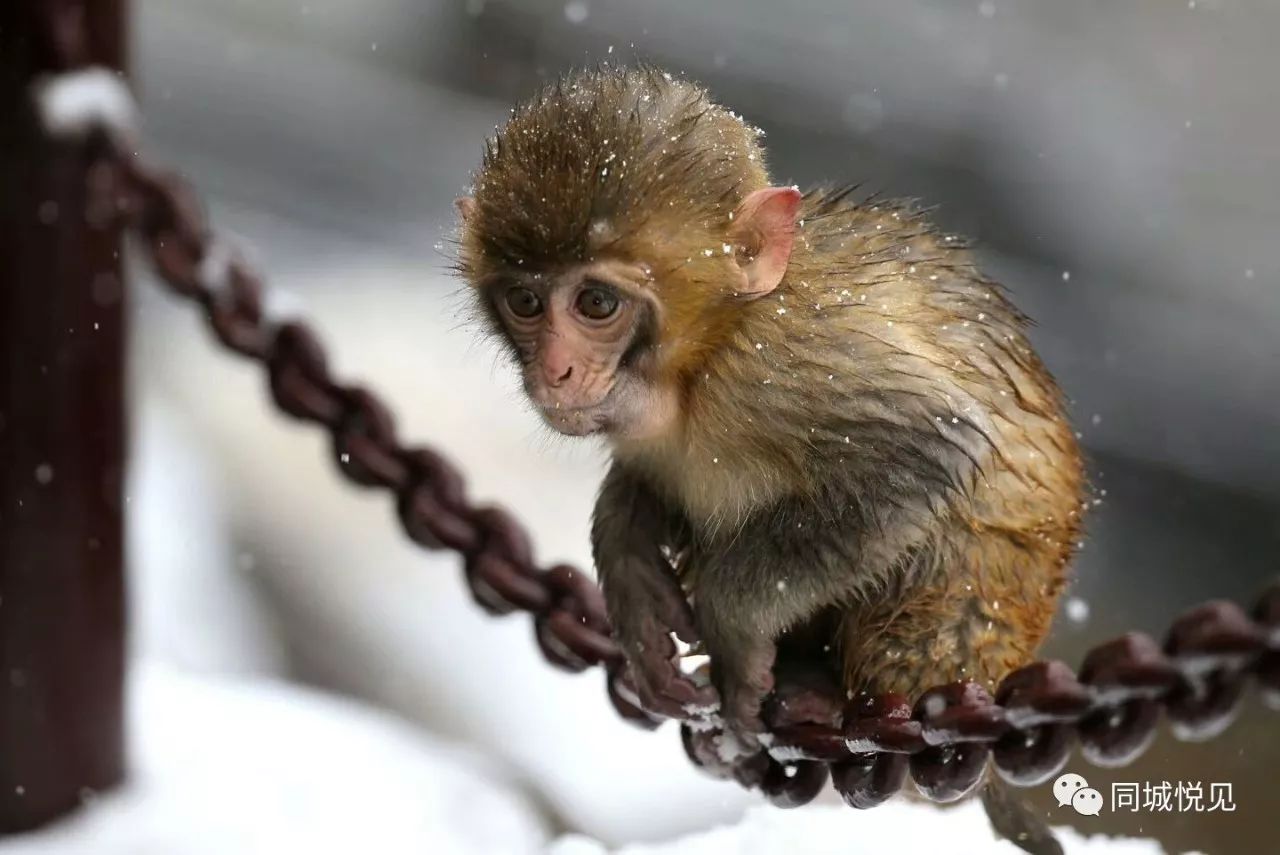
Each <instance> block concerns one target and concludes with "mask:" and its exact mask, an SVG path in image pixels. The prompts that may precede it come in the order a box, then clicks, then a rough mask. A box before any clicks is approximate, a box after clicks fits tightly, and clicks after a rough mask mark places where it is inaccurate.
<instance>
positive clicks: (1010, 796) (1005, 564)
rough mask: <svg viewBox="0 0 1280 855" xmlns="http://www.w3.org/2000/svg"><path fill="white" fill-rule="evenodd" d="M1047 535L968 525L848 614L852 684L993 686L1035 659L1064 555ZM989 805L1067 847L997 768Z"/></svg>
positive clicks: (1050, 844)
mask: <svg viewBox="0 0 1280 855" xmlns="http://www.w3.org/2000/svg"><path fill="white" fill-rule="evenodd" d="M1044 543H1045V541H1044V540H1042V539H1040V538H1038V537H1035V536H1031V537H1018V536H1017V534H1016V533H1014V534H1010V533H1009V532H1000V533H996V532H987V533H975V532H973V531H969V530H965V531H964V532H961V533H958V534H953V536H952V537H951V538H949V539H946V540H944V541H943V544H942V547H941V551H939V552H937V553H934V554H931V555H920V556H917V561H925V562H928V566H927V567H921V566H917V567H913V568H909V571H910V572H908V573H907V574H905V575H904V576H903V577H902V578H904V579H912V578H914V579H918V580H921V581H918V582H916V583H914V584H912V585H911V586H904V587H903V588H901V589H900V590H890V591H886V592H885V595H884V596H882V597H879V598H877V600H876V601H874V602H864V603H862V604H860V605H858V606H856V607H854V608H852V609H850V611H849V612H847V613H846V615H845V619H844V622H843V626H842V628H841V637H840V638H839V639H838V641H839V643H840V645H841V653H842V656H843V659H844V669H845V685H846V687H848V688H849V689H851V690H853V691H861V690H866V691H871V692H885V691H892V692H901V693H903V694H905V695H906V696H907V697H909V698H911V699H912V700H914V699H916V698H918V697H919V696H920V694H921V693H922V692H924V691H925V690H926V689H929V688H931V687H933V686H936V685H942V684H944V683H949V682H953V681H956V680H975V681H977V682H979V683H980V684H982V685H983V686H984V687H986V688H987V689H988V690H992V691H994V688H995V685H996V683H998V682H999V680H1001V679H1002V678H1003V677H1004V676H1005V674H1007V673H1008V672H1009V671H1012V670H1013V669H1015V668H1018V667H1020V666H1022V665H1025V664H1027V662H1029V661H1031V659H1032V658H1033V657H1034V655H1035V651H1036V648H1037V647H1038V646H1039V644H1040V642H1041V641H1042V640H1043V638H1044V636H1045V634H1046V633H1047V631H1048V628H1049V622H1050V619H1051V617H1052V615H1053V611H1054V608H1055V605H1056V602H1057V596H1058V593H1059V591H1060V590H1061V587H1062V581H1063V564H1064V558H1063V554H1062V552H1061V551H1060V550H1055V549H1050V548H1047V547H1046V546H1044V545H1043V544H1044ZM981 797H982V805H983V808H984V810H985V811H986V813H987V816H988V818H989V819H990V821H991V824H992V826H993V827H994V829H995V830H996V832H997V833H998V834H1000V835H1001V836H1003V837H1005V838H1007V839H1008V840H1009V841H1010V842H1012V843H1014V844H1015V845H1016V846H1018V847H1019V848H1021V849H1023V850H1025V851H1027V852H1031V853H1035V855H1060V853H1061V852H1062V847H1061V845H1060V844H1059V843H1058V841H1057V840H1056V839H1055V838H1054V836H1053V832H1052V831H1051V830H1050V829H1049V827H1048V825H1047V824H1046V822H1045V820H1044V819H1043V818H1042V817H1040V816H1039V815H1037V814H1036V813H1035V812H1034V811H1033V810H1032V809H1031V807H1030V806H1029V805H1028V804H1026V803H1025V802H1024V801H1023V800H1022V799H1021V798H1020V797H1018V796H1017V795H1016V794H1015V793H1013V792H1012V791H1011V790H1010V788H1009V786H1008V785H1007V784H1005V783H1004V782H1003V781H1001V780H999V779H998V778H996V777H995V776H994V774H992V773H990V772H989V773H988V777H987V780H986V782H985V783H984V784H983V785H982V789H981Z"/></svg>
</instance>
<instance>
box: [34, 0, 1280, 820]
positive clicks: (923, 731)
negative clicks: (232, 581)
mask: <svg viewBox="0 0 1280 855" xmlns="http://www.w3.org/2000/svg"><path fill="white" fill-rule="evenodd" d="M60 8H68V7H60ZM70 8H74V6H72V7H70ZM55 19H56V16H55ZM55 23H56V20H55ZM63 23H65V22H63ZM51 26H52V25H51ZM66 30H67V27H65V26H62V27H60V28H59V27H54V28H53V31H54V32H58V33H60V40H61V41H64V42H67V43H68V44H74V43H75V39H74V38H70V40H69V41H68V39H69V37H68V36H66V34H65V31H66ZM74 65H75V62H74V58H69V59H68V62H67V67H68V68H71V67H73V66H74ZM111 131H112V129H110V128H106V127H103V126H102V125H101V124H99V125H98V126H97V130H96V131H95V132H94V133H93V135H92V137H91V141H90V144H91V145H92V146H93V147H94V148H95V150H96V151H97V153H98V155H99V156H98V158H97V159H96V161H95V162H96V165H95V166H94V167H93V168H92V169H91V170H90V174H89V181H90V186H91V189H92V190H93V191H94V194H93V197H94V199H95V201H94V202H92V203H91V205H90V210H89V211H88V212H87V215H88V216H90V217H91V218H92V219H95V220H99V221H106V220H109V219H111V218H116V217H118V218H121V219H122V220H123V222H124V223H125V224H126V225H127V226H128V227H129V228H130V229H131V230H132V231H133V232H134V233H135V235H136V236H137V237H138V238H139V239H140V241H141V242H142V245H143V247H144V248H145V250H146V252H147V254H148V255H149V257H150V260H151V262H152V263H153V265H154V266H155V269H156V271H157V272H158V273H159V275H160V277H161V278H162V279H163V280H164V282H166V283H167V284H168V286H169V288H170V289H171V290H172V291H173V292H174V293H175V294H177V295H179V296H181V297H184V298H186V299H188V300H191V301H193V302H195V303H198V304H199V305H200V306H201V307H202V308H203V310H204V314H205V317H206V319H207V320H208V322H209V325H210V327H211V328H212V330H213V333H214V335H215V336H216V337H217V339H218V340H219V341H220V342H221V343H222V344H223V346H225V347H226V348H227V349H228V350H230V351H232V352H234V353H237V354H240V355H241V356H244V357H247V358H249V359H251V360H253V361H255V362H257V363H259V364H260V365H262V366H263V368H264V370H265V372H266V375H267V380H268V383H269V387H270V390H271V395H272V397H273V399H274V400H275V403H276V405H277V406H278V407H279V408H280V409H281V410H282V411H284V412H285V413H287V414H288V415H290V416H292V417H294V418H296V419H300V420H302V421H307V422H311V423H313V424H317V425H320V426H322V427H323V428H324V429H325V430H327V431H328V432H329V435H330V437H331V440H332V449H333V456H334V459H335V460H336V462H337V465H338V468H339V470H340V471H341V472H342V473H343V474H344V475H345V476H346V477H347V478H348V479H349V480H350V481H352V482H353V483H355V484H357V485H360V486H362V487H370V488H375V487H376V488H381V489H385V490H388V491H390V492H391V493H392V494H393V495H394V497H395V501H396V509H397V513H398V515H399V518H400V522H401V524H402V526H403V527H404V530H405V532H406V534H407V535H408V536H409V537H410V538H411V539H412V540H413V541H414V542H415V543H417V544H419V545H420V546H423V547H425V548H427V549H433V550H435V549H450V550H453V551H455V552H458V553H459V554H461V555H462V557H463V560H464V568H465V572H466V577H467V581H468V583H469V585H470V588H471V592H472V595H473V597H474V598H475V600H476V602H477V603H479V605H480V606H481V607H482V608H484V609H485V610H487V611H488V612H490V613H491V614H495V615H500V614H509V613H511V612H513V611H523V612H528V613H529V614H530V615H532V617H533V621H534V627H535V636H536V638H537V642H538V645H539V647H540V648H541V649H542V653H543V655H544V656H545V657H546V658H547V660H548V661H550V662H551V663H552V664H554V665H556V666H558V667H560V668H563V669H565V670H568V671H573V672H580V671H583V670H586V669H587V668H589V667H592V666H602V667H604V669H605V670H606V674H607V685H608V691H609V697H610V699H611V701H612V702H613V706H614V708H615V709H616V710H617V711H618V713H619V714H620V715H622V716H623V717H624V718H626V719H627V720H629V721H631V722H634V723H636V724H639V725H641V726H644V727H650V728H652V727H656V726H657V725H658V724H659V723H661V721H662V720H663V719H662V717H661V716H659V715H656V714H654V713H650V712H648V711H646V710H644V709H643V708H642V707H641V705H640V703H639V701H638V700H637V697H636V693H635V690H634V687H633V686H632V684H631V682H630V680H629V678H628V676H627V673H626V662H625V660H624V658H623V656H622V653H621V651H620V650H619V648H618V646H617V644H615V642H614V641H613V639H612V637H611V635H610V629H609V621H608V617H607V615H606V612H605V607H604V601H603V598H602V596H601V593H600V590H599V589H598V587H597V586H596V584H595V583H594V582H593V581H592V580H591V579H590V578H589V577H587V576H586V575H584V574H583V573H581V572H580V571H578V570H576V569H574V568H573V567H570V566H567V565H557V566H554V567H550V568H545V569H544V568H540V567H538V566H537V565H536V564H535V563H534V560H533V554H532V549H531V547H530V541H529V536H528V534H527V533H526V532H525V530H524V529H523V528H522V527H521V526H520V525H519V524H518V523H517V522H516V521H515V519H514V518H513V517H512V516H511V515H510V514H508V513H507V512H506V511H504V510H503V509H501V508H499V507H497V506H494V505H480V506H477V505H474V504H472V503H471V502H470V501H469V500H468V498H467V495H466V490H465V485H464V480H463V477H462V475H461V474H460V473H459V472H458V470H457V469H456V468H455V467H454V466H453V465H452V464H451V463H450V462H449V461H448V460H446V459H445V458H444V457H442V456H441V455H440V454H439V453H437V452H436V451H434V450H432V449H430V448H427V447H423V446H408V445H404V444H403V443H402V442H401V441H400V440H399V438H398V437H397V434H396V428H395V421H394V419H393V418H392V416H391V413H390V412H389V410H388V409H387V407H386V406H385V405H384V404H383V403H382V402H381V401H380V400H379V399H378V397H377V396H376V395H374V394H373V393H372V392H370V391H369V390H368V389H365V388H363V387H360V386H356V385H351V384H347V383H343V382H340V381H339V380H337V379H335V378H334V377H333V376H332V375H331V374H330V373H329V369H328V364H327V360H326V358H325V353H324V350H323V348H322V347H321V346H320V343H319V341H318V339H317V337H316V336H315V334H314V333H313V332H312V331H311V329H310V328H309V327H308V326H307V325H306V324H304V323H301V322H299V321H296V320H293V321H285V322H282V323H277V322H274V321H272V320H269V319H268V318H267V317H266V316H265V314H264V312H263V307H262V285H261V280H260V279H259V277H258V275H257V274H256V273H255V272H254V271H253V270H252V269H250V268H249V266H248V265H247V264H246V263H245V262H244V260H243V259H242V258H241V257H240V256H239V255H237V254H235V253H234V252H232V251H229V250H227V249H226V248H225V247H224V246H223V245H222V244H220V243H217V242H215V241H214V239H213V237H212V234H211V232H210V230H209V229H208V227H207V225H206V222H205V219H204V216H203V212H202V209H201V206H200V205H199V203H198V201H197V199H196V196H195V194H194V193H193V191H192V189H191V187H190V186H189V185H188V184H186V183H185V182H184V181H182V180H181V179H179V178H177V177H176V176H174V175H171V174H165V173H161V172H159V171H157V170H155V169H153V168H152V167H150V166H149V165H147V164H146V163H144V162H143V161H142V160H141V159H139V158H138V156H137V154H136V153H135V152H133V151H131V150H129V148H128V147H125V146H123V145H121V144H120V137H119V134H118V133H112V132H111ZM671 667H672V668H673V669H674V668H675V667H676V666H675V665H674V663H673V664H672V666H671ZM1250 679H1255V680H1256V681H1257V683H1258V685H1259V687H1260V688H1261V690H1262V692H1263V695H1264V698H1265V699H1266V700H1267V702H1268V703H1269V704H1270V705H1271V706H1273V707H1275V708H1280V584H1278V585H1275V586H1273V587H1271V588H1270V589H1269V590H1268V591H1267V592H1266V593H1265V594H1264V595H1263V596H1262V598H1261V599H1260V601H1259V603H1258V605H1257V607H1256V608H1255V610H1254V612H1253V616H1252V618H1251V617H1250V616H1248V615H1246V614H1245V613H1244V612H1243V611H1242V610H1241V609H1240V608H1239V607H1238V606H1236V605H1234V604H1232V603H1229V602H1225V601H1215V602H1210V603H1207V604H1205V605H1202V606H1200V607H1198V608H1196V609H1193V610H1192V611H1190V612H1188V613H1187V614H1186V615H1184V616H1183V617H1182V618H1180V619H1179V620H1178V621H1177V622H1176V623H1175V624H1174V625H1173V628H1172V629H1171V631H1170V632H1169V635H1168V637H1167V638H1166V640H1165V643H1164V645H1163V646H1161V645H1158V644H1156V642H1155V641H1153V640H1152V639H1151V638H1150V637H1149V636H1146V635H1143V634H1141V633H1129V634H1127V635H1125V636H1122V637H1121V638H1119V639H1116V640H1115V641H1112V642H1110V643H1108V644H1104V645H1102V646H1100V647H1098V648H1095V649H1094V650H1093V651H1092V652H1091V653H1090V654H1089V655H1088V656H1087V657H1086V659H1085V662H1084V665H1083V667H1082V668H1081V669H1080V672H1079V674H1078V675H1077V674H1074V673H1073V672H1072V671H1071V669H1070V668H1069V667H1068V666H1067V665H1065V664H1063V663H1061V662H1057V661H1049V662H1038V663H1035V664H1032V665H1028V666H1026V667H1024V668H1020V669H1018V670H1017V671H1014V672H1013V673H1011V674H1009V675H1008V676H1007V677H1006V678H1005V679H1004V680H1003V681H1002V682H1001V683H1000V685H999V687H998V688H997V690H996V693H995V695H994V697H993V696H992V695H990V694H989V693H988V692H987V691H986V690H984V689H982V688H981V687H980V686H978V685H977V684H974V683H954V684H950V685H947V686H940V687H937V688H935V689H932V690H930V691H928V692H926V693H925V694H924V695H923V696H922V697H920V698H919V699H918V700H917V701H916V702H915V703H914V704H912V703H911V701H910V699H909V698H906V697H904V696H901V695H896V694H883V695H878V696H858V697H855V698H852V699H850V700H846V699H845V697H844V695H843V693H842V692H841V691H840V690H839V687H837V686H833V685H828V684H823V682H822V681H821V680H820V679H815V678H813V677H812V675H802V674H779V675H778V688H777V690H776V691H775V692H774V695H773V697H772V699H771V701H770V703H769V705H768V708H767V710H766V715H765V719H766V722H767V724H768V725H769V727H770V731H771V733H770V734H768V735H767V740H768V745H769V750H768V751H767V752H759V753H756V754H750V755H746V756H736V757H735V756H732V754H733V752H732V751H731V750H730V747H731V746H730V742H729V740H728V738H727V737H726V736H725V734H724V733H723V732H722V731H721V730H720V729H719V727H718V725H717V722H716V720H715V719H714V718H706V717H704V718H698V719H690V720H687V721H685V722H684V723H683V724H682V736H683V741H684V745H685V749H686V752H687V753H688V755H689V757H690V758H691V759H692V760H693V762H694V763H696V764H698V765H699V766H701V767H703V768H704V769H705V770H707V771H708V772H709V773H711V774H713V775H716V776H719V777H725V778H733V779H735V780H737V781H738V782H740V783H741V784H743V785H744V786H748V787H754V788H759V789H760V790H761V791H762V792H763V793H765V795H767V796H768V797H769V798H770V799H771V800H772V801H773V802H775V803H776V804H779V805H785V806H794V805H800V804H804V803H806V802H808V801H810V800H811V799H813V798H814V797H815V796H816V795H817V794H818V792H820V791H821V789H822V787H823V786H824V785H825V783H826V781H827V779H828V778H830V779H831V780H832V782H833V784H834V785H835V787H836V789H837V790H838V791H839V792H840V793H841V795H842V796H843V797H844V799H845V801H846V802H847V803H848V804H850V805H852V806H854V807H859V808H865V807H872V806H874V805H877V804H880V803H882V802H883V801H885V800H886V799H888V798H889V797H890V796H892V795H893V794H894V793H895V792H897V791H898V789H900V788H901V787H902V785H903V784H904V782H905V780H906V777H907V775H908V773H909V774H910V776H911V777H912V779H913V780H914V782H915V784H916V786H917V788H918V789H920V791H921V792H922V793H924V794H925V795H926V796H928V797H929V798H931V799H934V800H935V801H941V802H946V801H953V800H955V799H958V798H960V797H962V796H964V795H965V794H967V793H968V792H970V791H971V790H972V789H973V788H974V787H975V786H976V785H977V783H978V781H979V780H980V779H981V777H982V774H983V770H984V769H985V767H986V765H987V761H988V760H989V759H990V760H991V761H992V762H993V764H994V766H995V768H996V770H997V771H998V773H999V774H1000V775H1001V776H1002V777H1003V778H1005V779H1006V780H1008V781H1009V782H1010V783H1012V784H1015V785H1018V786H1030V785H1033V784H1037V783H1040V782H1043V781H1045V780H1047V779H1048V778H1050V777H1052V776H1053V775H1054V774H1056V773H1057V771H1058V770H1059V769H1061V768H1062V766H1063V764H1064V763H1065V762H1066V760H1067V757H1068V755H1069V753H1070V751H1071V748H1072V744H1073V742H1075V741H1078V742H1079V743H1080V746H1081V749H1082V752H1083V754H1084V756H1085V757H1086V758H1087V759H1088V760H1090V761H1091V762H1093V763H1095V764H1099V765H1106V766H1115V765H1123V764H1125V763H1128V762H1130V761H1131V760H1132V759H1133V758H1134V757H1136V756H1137V755H1138V754H1139V753H1141V752H1142V751H1143V750H1144V749H1145V748H1146V747H1147V746H1148V745H1149V744H1150V743H1151V741H1152V739H1153V738H1154V736H1155V732H1156V725H1157V723H1158V720H1159V716H1160V712H1161V710H1163V711H1164V712H1165V714H1166V715H1167V716H1168V718H1169V720H1170V722H1171V724H1172V729H1173V732H1174V734H1175V735H1176V736H1177V737H1179V738H1181V739H1207V738H1211V737H1212V736H1214V735H1216V734H1217V733H1219V732H1220V731H1221V730H1222V729H1223V728H1225V727H1226V726H1227V724H1229V723H1230V722H1231V720H1232V719H1233V718H1234V715H1235V712H1236V709H1237V707H1238V705H1239V702H1240V699H1241V697H1242V695H1243V692H1244V689H1245V686H1246V684H1247V682H1248V681H1249V680H1250Z"/></svg>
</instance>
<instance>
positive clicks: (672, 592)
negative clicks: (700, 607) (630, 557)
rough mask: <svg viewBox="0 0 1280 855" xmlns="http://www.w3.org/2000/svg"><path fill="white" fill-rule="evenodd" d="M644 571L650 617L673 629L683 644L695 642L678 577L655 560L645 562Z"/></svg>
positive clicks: (694, 628)
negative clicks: (653, 561)
mask: <svg viewBox="0 0 1280 855" xmlns="http://www.w3.org/2000/svg"><path fill="white" fill-rule="evenodd" d="M645 574H646V577H647V578H646V579H645V587H646V588H647V594H648V600H649V602H650V604H651V607H652V608H653V616H654V619H655V620H656V621H657V622H658V623H660V624H662V625H663V626H665V627H666V628H667V629H668V630H669V631H670V632H674V633H675V634H676V635H677V636H678V637H679V638H680V640H681V641H683V642H684V643H685V644H697V643H698V641H699V636H698V626H697V622H696V621H695V620H694V618H693V609H692V608H690V607H689V600H688V599H687V598H686V597H685V594H684V590H683V589H681V587H680V582H679V580H678V579H676V577H675V575H674V574H673V573H672V572H671V570H670V569H669V568H666V567H662V566H659V565H657V564H654V565H650V566H648V567H647V569H646V571H645Z"/></svg>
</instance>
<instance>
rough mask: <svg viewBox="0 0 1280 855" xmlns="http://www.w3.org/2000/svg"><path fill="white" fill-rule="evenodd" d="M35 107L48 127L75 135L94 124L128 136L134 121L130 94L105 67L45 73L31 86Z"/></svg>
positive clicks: (57, 132)
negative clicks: (62, 72) (46, 75)
mask: <svg viewBox="0 0 1280 855" xmlns="http://www.w3.org/2000/svg"><path fill="white" fill-rule="evenodd" d="M35 98H36V107H37V109H38V110H39V113H40V118H41V120H42V121H43V122H44V126H45V128H46V129H48V131H49V132H50V133H52V134H55V135H57V136H78V135H83V134H86V133H88V132H89V130H90V129H92V128H93V127H94V126H96V125H103V126H106V127H107V128H108V129H109V130H110V131H112V132H113V133H114V134H115V135H117V136H121V137H127V136H129V135H130V134H131V133H132V131H133V128H134V126H135V124H136V122H137V117H136V111H137V108H136V105H135V104H134V100H133V94H132V93H131V92H130V91H129V87H128V86H127V85H125V82H124V79H123V78H121V77H120V75H119V74H117V73H116V72H114V71H112V70H111V69H109V68H96V67H95V68H85V69H82V70H79V71H71V72H67V73H65V74H59V75H56V76H50V77H46V78H44V79H43V80H41V81H39V82H38V83H37V84H36V87H35Z"/></svg>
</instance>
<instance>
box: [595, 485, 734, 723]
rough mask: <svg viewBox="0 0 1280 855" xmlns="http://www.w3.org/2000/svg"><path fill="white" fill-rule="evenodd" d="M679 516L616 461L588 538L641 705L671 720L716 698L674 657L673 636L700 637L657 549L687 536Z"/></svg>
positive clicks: (674, 546) (678, 544)
mask: <svg viewBox="0 0 1280 855" xmlns="http://www.w3.org/2000/svg"><path fill="white" fill-rule="evenodd" d="M683 528H684V527H683V523H682V521H681V520H680V518H679V517H678V516H677V515H676V514H674V513H672V512H671V510H670V509H669V508H667V507H666V506H665V505H664V504H663V502H662V501H661V499H660V498H659V497H658V496H657V495H656V494H655V493H654V492H653V491H652V490H651V489H650V488H649V487H648V486H647V485H645V484H644V483H643V482H642V481H641V480H639V479H638V478H636V477H635V476H633V475H631V474H630V473H628V472H627V471H626V470H624V469H623V468H622V467H621V466H619V465H618V464H616V463H615V464H614V465H613V468H612V469H610V470H609V474H608V476H607V477H606V478H605V481H604V485H603V486H602V487H601V490H600V497H599V499H597V500H596V508H595V514H594V516H593V519H592V526H591V542H592V548H593V551H594V553H595V562H596V571H597V573H598V574H599V577H600V584H601V586H602V587H603V589H604V597H605V603H606V604H607V606H608V609H609V620H610V622H611V623H612V624H613V633H614V637H615V639H616V640H617V642H618V644H619V645H620V646H621V647H622V650H623V652H624V653H625V654H626V657H627V663H628V664H629V665H630V668H631V675H632V678H633V680H634V682H635V686H636V690H637V692H638V693H639V695H640V701H641V703H642V704H643V706H644V707H645V708H646V709H649V710H651V711H653V712H657V713H661V714H663V715H668V716H672V717H675V718H686V717H688V713H689V708H691V707H704V708H705V707H711V706H713V705H714V704H715V702H716V696H715V691H714V689H712V688H711V687H710V686H699V685H696V684H695V683H694V682H693V681H692V680H691V679H689V678H688V677H686V676H685V675H684V674H683V673H682V672H681V670H680V668H679V666H678V664H677V662H676V656H677V651H676V646H675V642H674V641H673V640H672V638H671V633H673V632H674V633H675V634H676V635H677V636H679V637H680V638H681V639H682V640H683V641H685V642H686V643H689V644H692V643H694V642H696V641H697V632H696V630H695V628H694V621H693V613H692V612H691V610H690V608H689V602H688V600H687V599H686V598H685V594H684V591H683V590H682V589H681V587H680V583H679V581H678V580H677V578H676V576H675V571H674V570H673V568H672V567H671V564H670V562H669V561H668V560H667V558H666V557H665V556H664V555H663V554H662V547H663V546H668V547H670V548H672V549H679V548H680V547H682V546H683V544H684V541H685V539H686V537H687V535H686V533H685V531H684V530H683Z"/></svg>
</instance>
